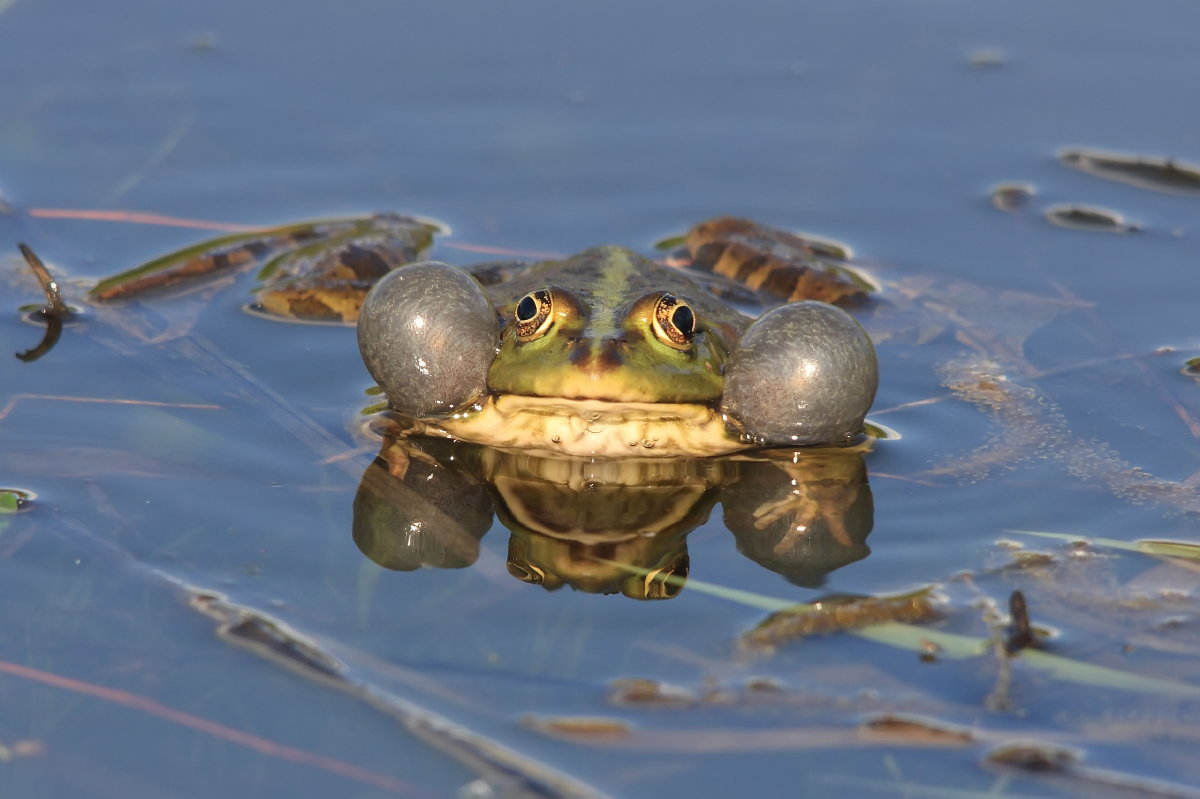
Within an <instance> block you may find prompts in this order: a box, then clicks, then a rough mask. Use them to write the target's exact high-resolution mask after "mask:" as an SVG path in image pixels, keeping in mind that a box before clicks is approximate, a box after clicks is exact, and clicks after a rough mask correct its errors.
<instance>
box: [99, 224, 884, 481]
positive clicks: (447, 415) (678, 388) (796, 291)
mask: <svg viewBox="0 0 1200 799" xmlns="http://www.w3.org/2000/svg"><path fill="white" fill-rule="evenodd" d="M433 232H435V227H434V226H432V225H431V224H430V223H428V222H426V221H424V220H419V219H414V218H410V217H401V216H396V215H383V216H379V217H372V218H371V219H363V220H351V221H349V222H346V223H343V224H342V226H341V227H338V226H337V224H329V225H319V224H305V225H295V226H288V227H286V228H279V229H277V230H275V231H271V232H270V234H269V235H267V236H265V237H262V236H261V235H260V237H259V238H258V239H256V240H248V237H247V236H232V237H227V238H226V239H222V240H218V241H217V242H210V243H209V244H207V245H200V246H198V247H196V248H192V250H189V251H185V253H183V254H182V255H183V256H186V257H181V256H173V257H169V258H168V259H162V260H160V261H158V262H152V263H151V264H148V265H147V266H145V267H141V268H139V269H138V270H133V271H132V272H130V273H127V274H125V275H121V276H118V277H117V278H114V279H111V280H109V281H105V282H103V283H101V284H100V285H98V286H97V287H96V289H94V290H93V297H94V298H96V299H99V300H110V299H117V298H120V297H123V296H129V295H131V294H137V293H140V292H141V291H143V290H145V289H147V288H155V287H157V286H161V285H167V284H171V283H173V282H174V281H175V280H176V279H178V278H179V277H180V276H185V275H190V274H195V273H199V272H205V271H215V270H219V269H222V268H227V267H229V266H236V265H238V264H241V263H245V262H248V261H250V260H253V259H254V258H257V257H260V256H261V255H262V253H263V252H264V251H265V250H267V249H271V248H275V247H279V246H282V245H285V244H286V245H291V246H292V249H291V250H290V251H289V252H288V253H287V254H286V255H285V256H283V257H281V258H277V259H275V260H273V261H271V262H270V263H269V264H268V265H267V267H266V268H265V269H264V276H265V277H267V278H269V280H270V285H267V286H265V287H264V290H263V292H261V293H260V295H259V302H258V304H257V310H259V311H262V312H265V313H274V314H281V315H287V316H301V317H312V316H318V317H322V316H324V317H332V318H335V319H338V320H341V321H355V320H356V321H357V325H358V343H359V348H360V351H361V353H362V357H363V361H364V363H365V364H366V367H367V369H368V371H370V373H371V375H372V377H374V378H375V380H376V382H377V383H378V384H379V385H380V387H381V388H382V389H383V391H384V393H385V394H386V395H387V397H388V402H389V406H390V407H391V409H392V410H393V411H395V412H397V413H399V414H401V415H402V416H404V417H406V418H407V419H408V420H411V423H412V431H413V432H414V433H417V434H423V435H430V436H439V437H449V438H456V439H462V440H465V441H469V442H473V443H478V444H484V445H489V446H498V447H504V448H509V449H520V450H527V451H531V452H535V453H540V454H559V455H568V456H583V457H596V458H619V457H630V456H633V457H678V456H682V455H691V456H713V455H724V454H728V453H731V452H736V451H739V450H745V449H749V448H755V447H766V446H841V445H847V444H851V443H854V442H855V441H856V440H858V439H860V438H861V437H862V435H863V424H864V417H865V415H866V413H867V410H868V409H869V408H870V406H871V403H872V401H873V399H874V396H875V390H876V386H877V383H878V368H877V364H876V358H875V352H874V348H873V346H872V344H871V341H870V339H869V337H868V336H867V334H866V333H865V332H864V330H863V329H862V328H861V327H860V326H859V324H858V323H857V322H856V321H855V320H854V318H853V317H851V316H850V315H849V314H848V313H846V312H845V311H843V310H841V309H840V308H838V307H836V306H835V305H832V304H830V303H828V302H824V301H821V300H831V301H833V302H840V303H844V304H852V303H854V302H856V301H861V300H862V298H863V296H864V284H863V282H862V281H861V280H860V279H857V278H855V277H854V276H853V275H852V274H851V273H850V272H849V271H848V270H846V269H845V268H844V266H840V265H835V266H833V267H827V266H826V265H824V264H823V263H822V259H821V258H820V257H818V253H817V251H816V249H815V248H814V246H813V245H812V243H811V242H809V241H806V240H804V239H800V238H798V237H795V236H792V235H791V234H788V233H786V232H783V231H778V230H773V229H770V228H765V227H762V226H759V225H756V224H754V223H752V222H747V221H744V220H736V219H718V220H712V221H710V222H707V223H703V224H701V225H698V226H696V227H695V228H693V229H692V231H691V233H689V235H688V237H687V249H688V259H689V261H690V265H691V266H692V267H693V268H692V269H682V268H676V267H674V266H669V265H663V264H660V263H658V262H656V261H653V260H651V259H648V258H646V257H644V256H642V255H639V254H637V253H635V252H633V251H631V250H629V249H626V248H623V247H616V246H604V247H596V248H593V249H589V250H585V251H583V252H581V253H579V254H577V255H574V256H572V257H569V258H566V259H563V260H550V261H543V262H540V263H534V264H519V263H503V264H497V263H490V264H483V265H478V266H475V267H468V268H466V269H462V268H458V267H454V266H451V265H449V264H445V263H440V262H436V261H420V260H417V258H418V257H419V254H420V253H421V252H422V251H423V250H424V248H425V247H426V246H427V245H428V243H429V239H430V237H431V236H432V234H433ZM314 274H315V275H316V277H313V275H314ZM372 286H373V287H372ZM735 286H741V287H745V288H743V289H741V290H742V292H743V296H744V295H745V291H746V290H747V289H748V290H749V292H750V294H751V295H752V296H753V297H754V298H756V300H758V301H759V302H760V303H761V301H762V300H763V298H764V297H771V298H772V299H770V300H768V301H767V302H766V303H765V304H766V305H770V304H775V305H777V307H774V308H771V309H770V310H768V311H766V313H763V314H762V315H760V316H759V317H758V318H757V319H752V318H751V317H749V316H747V315H746V314H744V313H742V312H741V311H739V310H738V308H737V307H735V306H734V304H732V303H730V302H728V301H726V300H725V299H722V298H721V297H719V296H717V295H718V294H721V293H728V292H730V291H735V292H736V291H737V289H736V288H734V287H735ZM368 289H369V291H368ZM780 303H783V304H780Z"/></svg>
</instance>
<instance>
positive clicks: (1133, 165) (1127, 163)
mask: <svg viewBox="0 0 1200 799" xmlns="http://www.w3.org/2000/svg"><path fill="white" fill-rule="evenodd" d="M1058 160H1059V161H1060V162H1061V163H1062V164H1064V165H1065V166H1069V167H1072V168H1074V169H1078V170H1080V171H1083V172H1087V173H1088V174H1090V175H1095V176H1096V177H1099V178H1105V179H1106V180H1116V181H1120V182H1121V183H1129V184H1131V185H1133V186H1139V187H1141V188H1143V189H1150V190H1151V191H1161V192H1167V193H1169V194H1200V167H1197V166H1195V165H1194V164H1188V163H1185V162H1183V161H1176V160H1175V159H1173V158H1160V157H1156V156H1146V155H1134V154H1129V153H1114V152H1107V151H1105V150H1093V149H1091V148H1089V147H1068V148H1066V149H1063V150H1059V152H1058Z"/></svg>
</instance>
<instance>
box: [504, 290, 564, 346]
mask: <svg viewBox="0 0 1200 799" xmlns="http://www.w3.org/2000/svg"><path fill="white" fill-rule="evenodd" d="M553 309H554V303H553V302H552V301H551V299H550V292H549V291H547V290H546V289H538V290H537V291H531V292H529V293H528V294H526V295H525V296H524V297H522V298H521V301H520V302H518V303H517V308H516V310H515V311H514V312H513V321H514V322H516V326H517V338H519V339H521V340H522V341H532V340H533V339H535V338H537V337H538V336H540V335H542V334H543V333H545V332H546V331H547V330H549V329H550V321H551V313H550V312H551V311H552V310H553Z"/></svg>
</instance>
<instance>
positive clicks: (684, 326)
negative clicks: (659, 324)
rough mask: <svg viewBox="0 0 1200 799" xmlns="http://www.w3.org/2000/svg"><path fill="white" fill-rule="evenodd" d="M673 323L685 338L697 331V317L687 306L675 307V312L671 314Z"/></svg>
mask: <svg viewBox="0 0 1200 799" xmlns="http://www.w3.org/2000/svg"><path fill="white" fill-rule="evenodd" d="M671 322H672V323H673V324H674V325H675V327H676V328H678V330H679V332H680V333H683V334H684V335H685V336H690V335H691V334H692V331H693V330H695V329H696V315H695V314H693V313H692V309H691V308H689V307H688V306H686V305H678V306H676V307H675V310H674V311H673V312H672V313H671Z"/></svg>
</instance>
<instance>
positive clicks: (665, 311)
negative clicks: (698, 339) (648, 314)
mask: <svg viewBox="0 0 1200 799" xmlns="http://www.w3.org/2000/svg"><path fill="white" fill-rule="evenodd" d="M695 334H696V312H695V311H693V310H692V306H690V305H688V304H687V303H686V302H684V301H683V300H681V299H679V298H678V297H676V296H675V295H674V294H664V295H662V296H661V297H659V299H658V305H657V306H656V307H655V309H654V335H656V336H658V340H659V341H661V342H662V343H664V344H667V345H669V346H671V347H674V348H675V349H679V350H683V349H687V348H688V347H690V346H691V345H692V336H694V335H695Z"/></svg>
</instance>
